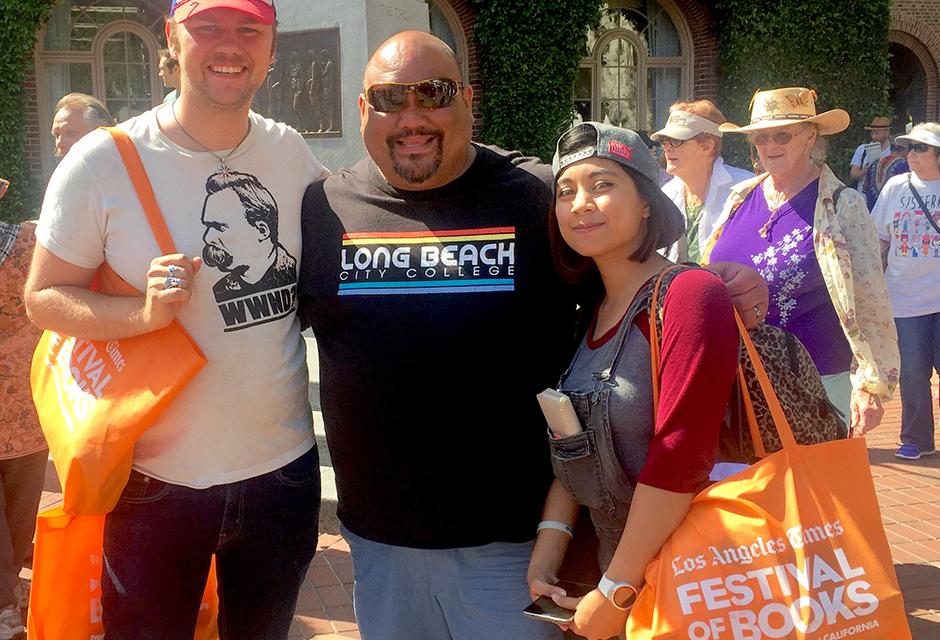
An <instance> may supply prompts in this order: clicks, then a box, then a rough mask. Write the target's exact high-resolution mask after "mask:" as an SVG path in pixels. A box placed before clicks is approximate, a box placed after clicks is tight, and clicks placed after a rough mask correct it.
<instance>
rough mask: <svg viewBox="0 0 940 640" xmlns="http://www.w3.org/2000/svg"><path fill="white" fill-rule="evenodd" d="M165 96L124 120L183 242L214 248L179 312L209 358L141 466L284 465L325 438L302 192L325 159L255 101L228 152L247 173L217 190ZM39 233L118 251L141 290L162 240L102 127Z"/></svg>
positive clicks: (197, 248)
mask: <svg viewBox="0 0 940 640" xmlns="http://www.w3.org/2000/svg"><path fill="white" fill-rule="evenodd" d="M159 108H161V107H157V108H155V109H153V110H152V111H148V112H147V113H144V114H141V115H140V116H137V117H135V118H132V119H130V120H128V121H127V122H124V123H122V124H121V125H119V126H120V127H121V128H123V129H124V130H126V131H127V133H128V134H129V135H130V137H131V139H132V140H133V141H134V143H135V145H136V146H137V149H138V152H139V153H140V156H141V160H142V162H143V165H144V168H145V169H146V171H147V174H148V176H149V178H150V181H151V183H152V184H153V189H154V192H155V194H156V198H157V204H158V205H159V206H160V210H161V211H162V213H163V217H164V219H165V220H166V224H167V227H168V228H169V231H170V235H171V236H172V237H173V241H174V243H175V245H176V249H177V251H179V252H180V253H183V254H185V255H187V256H189V257H193V256H204V257H206V258H214V259H209V260H207V262H206V263H205V264H203V266H202V268H201V269H200V270H199V273H198V274H197V275H196V277H195V280H194V283H193V285H192V290H193V296H192V298H191V299H190V300H189V301H188V302H187V303H186V304H185V305H184V306H183V307H182V309H181V310H180V312H179V314H178V316H177V319H178V320H180V322H181V323H182V324H183V326H184V327H185V328H186V330H187V331H188V332H189V334H190V335H191V336H192V338H193V339H194V340H195V342H196V343H197V344H198V345H199V347H200V349H202V352H203V353H204V354H205V356H206V359H207V360H208V363H207V364H206V366H205V367H204V368H203V369H202V371H200V372H199V373H198V374H197V375H196V376H195V377H194V378H193V379H192V381H190V383H189V384H188V385H187V386H186V387H185V388H184V389H183V391H182V393H180V395H179V396H177V398H176V399H175V400H174V401H173V402H172V403H171V404H170V406H169V407H168V408H167V409H166V410H165V411H164V412H163V413H162V414H161V415H160V417H159V418H158V419H157V422H156V423H155V424H154V426H153V427H152V428H150V429H149V430H148V431H147V432H146V433H144V435H143V436H142V437H141V439H140V440H139V441H138V443H137V446H136V448H135V452H134V468H135V469H137V470H139V471H140V472H141V473H144V474H146V475H149V476H153V477H156V478H159V479H161V480H165V481H168V482H172V483H175V484H181V485H185V486H189V487H193V488H205V487H209V486H213V485H217V484H225V483H230V482H235V481H238V480H244V479H247V478H252V477H255V476H258V475H261V474H264V473H268V472H270V471H273V470H275V469H279V468H280V467H282V466H284V465H285V464H287V463H288V462H291V461H292V460H294V459H296V458H297V457H299V456H300V455H302V454H303V453H305V452H306V451H308V450H309V449H310V448H311V447H313V446H314V444H315V439H314V435H313V428H312V416H311V412H310V406H309V402H308V399H307V389H308V384H309V378H308V373H307V365H306V349H305V346H304V342H303V338H302V337H301V334H300V324H299V320H298V318H297V273H298V262H299V259H300V255H301V234H300V204H301V200H302V199H303V194H304V191H305V189H306V187H307V185H309V184H310V183H311V182H312V181H313V180H314V179H315V178H317V177H319V176H320V175H321V174H322V173H323V172H324V168H323V165H321V164H320V163H319V162H318V161H317V160H316V159H315V158H314V157H313V154H312V153H311V152H310V149H309V147H308V146H307V144H306V143H305V142H304V140H303V138H301V137H300V135H299V134H298V133H297V132H296V131H294V130H293V129H291V128H290V127H288V126H286V125H283V124H278V123H275V122H273V121H272V120H268V119H265V118H262V117H261V116H259V115H257V114H255V113H252V114H251V116H250V117H251V132H250V133H249V135H248V138H247V139H246V140H245V141H244V143H242V145H241V147H240V148H239V149H238V150H237V151H236V152H235V153H234V155H232V156H231V157H230V158H229V159H228V161H227V164H228V166H229V168H230V169H231V170H232V171H233V172H238V174H240V175H237V176H235V177H234V181H232V180H233V179H232V178H230V179H229V180H230V182H227V183H225V184H226V185H227V186H226V187H225V188H222V189H221V190H219V191H218V192H217V193H214V194H213V195H211V196H208V197H207V194H208V191H207V190H208V188H209V183H210V182H212V180H211V179H210V176H213V174H216V173H217V172H218V169H219V162H218V160H217V159H216V158H215V157H213V156H212V155H211V154H209V153H206V152H195V151H189V150H187V149H183V148H182V147H180V146H178V145H176V144H175V143H173V142H172V141H170V139H169V138H167V137H166V136H165V135H164V134H163V133H162V131H160V129H159V127H158V126H157V120H156V112H157V109H159ZM216 184H218V183H216ZM239 185H240V187H239ZM232 187H236V188H232ZM246 211H250V212H251V215H249V216H247V217H246ZM249 218H255V219H256V222H255V224H254V226H253V225H252V224H249V222H248V220H249ZM36 235H37V239H38V241H39V242H40V243H41V244H42V245H43V247H45V248H46V249H48V250H49V251H50V252H52V253H53V254H55V255H56V256H58V257H59V258H61V259H63V260H65V261H67V262H70V263H72V264H75V265H77V266H80V267H83V268H87V269H93V268H97V267H98V266H99V265H100V264H101V263H102V261H107V263H108V264H109V265H110V266H111V267H112V268H113V269H114V270H115V271H116V272H117V273H118V274H119V275H120V276H121V277H122V278H124V279H125V280H126V281H127V282H129V283H130V284H132V285H133V286H134V287H136V288H137V289H138V290H140V291H144V290H145V289H146V280H147V278H146V275H147V270H148V269H149V267H150V261H151V259H153V258H154V257H157V256H160V255H161V253H162V252H161V251H160V249H159V248H158V246H157V242H156V240H155V239H154V237H153V233H152V231H151V229H150V226H149V225H148V223H147V221H146V218H145V217H144V213H143V209H142V208H141V206H140V203H139V201H138V199H137V195H136V194H135V192H134V190H133V187H132V186H131V183H130V179H129V178H128V176H127V172H126V170H125V168H124V166H123V164H122V162H121V159H120V156H119V155H118V153H117V150H116V148H115V146H114V143H113V142H112V140H111V136H110V135H109V134H108V133H107V132H105V131H100V130H99V131H95V132H93V133H91V134H89V135H87V136H86V137H85V138H83V139H82V140H80V141H79V142H78V143H77V144H76V145H75V146H74V147H73V148H72V150H71V151H70V152H69V154H68V155H67V156H66V157H65V158H64V159H63V161H62V163H61V164H60V165H59V167H58V168H57V169H56V171H55V173H54V174H53V176H52V179H51V180H50V182H49V187H48V190H47V192H46V196H45V200H44V202H43V207H42V215H41V217H40V222H39V227H38V229H37V233H36ZM229 256H230V257H231V259H230V260H229ZM226 262H229V264H226Z"/></svg>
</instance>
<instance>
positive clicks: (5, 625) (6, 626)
mask: <svg viewBox="0 0 940 640" xmlns="http://www.w3.org/2000/svg"><path fill="white" fill-rule="evenodd" d="M24 631H26V628H25V627H24V626H23V617H22V616H21V615H20V610H19V609H17V608H16V605H10V606H9V607H7V608H6V609H4V610H3V611H0V640H13V638H15V637H16V636H18V635H20V634H21V633H23V632H24Z"/></svg>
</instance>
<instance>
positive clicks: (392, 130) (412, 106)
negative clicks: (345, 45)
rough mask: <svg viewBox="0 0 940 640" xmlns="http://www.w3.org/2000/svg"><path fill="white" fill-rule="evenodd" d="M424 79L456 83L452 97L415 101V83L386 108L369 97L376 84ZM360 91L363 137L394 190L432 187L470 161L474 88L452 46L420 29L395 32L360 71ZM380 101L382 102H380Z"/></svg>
mask: <svg viewBox="0 0 940 640" xmlns="http://www.w3.org/2000/svg"><path fill="white" fill-rule="evenodd" d="M425 80H440V81H445V83H457V87H459V90H458V92H457V94H456V95H454V96H453V99H452V100H442V101H441V103H440V104H439V106H434V104H426V103H425V102H423V101H422V102H419V100H418V96H417V93H416V91H417V89H416V88H415V86H412V87H410V88H407V89H406V90H405V92H404V101H403V102H402V103H401V104H398V105H395V106H393V107H391V108H389V110H388V111H380V110H378V109H376V108H375V107H374V106H373V105H372V104H370V103H369V101H368V99H367V94H368V93H369V90H370V89H372V90H375V89H376V85H383V84H390V85H399V86H400V85H416V84H418V83H421V82H424V81H425ZM363 85H364V86H363V92H362V94H361V95H360V96H359V115H360V127H359V130H360V131H361V132H362V141H363V142H364V143H365V145H366V150H367V151H368V152H369V155H370V156H371V157H372V160H374V161H375V164H376V166H377V167H378V169H379V171H381V172H382V175H383V176H385V179H386V180H387V181H388V182H389V184H391V185H392V186H394V187H396V188H398V189H411V190H415V189H434V188H437V187H440V186H443V185H445V184H447V183H449V182H451V181H452V180H454V179H456V178H457V177H458V176H460V175H461V174H462V173H463V172H464V171H466V169H467V167H469V166H470V162H471V161H472V160H473V157H474V151H473V147H472V146H471V144H470V137H471V135H472V133H473V132H472V129H473V113H472V110H471V107H472V105H473V87H470V86H466V85H464V84H463V82H462V74H461V73H460V64H458V62H457V56H455V55H454V52H453V50H451V48H450V47H448V46H447V45H446V44H444V43H443V42H442V41H441V40H439V39H437V38H435V37H434V36H432V35H430V34H427V33H424V32H421V31H403V32H401V33H398V34H395V35H394V36H392V37H391V38H389V39H388V40H386V41H385V42H383V43H382V45H381V46H380V47H379V48H378V49H377V50H376V52H375V53H374V54H372V57H371V58H370V59H369V64H368V65H367V66H366V71H365V74H363ZM380 104H382V103H381V102H380Z"/></svg>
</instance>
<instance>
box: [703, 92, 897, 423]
mask: <svg viewBox="0 0 940 640" xmlns="http://www.w3.org/2000/svg"><path fill="white" fill-rule="evenodd" d="M848 125H849V115H848V114H847V113H846V112H845V111H843V110H842V109H832V110H831V111H826V112H825V113H820V114H817V113H816V92H815V91H813V90H811V89H805V88H802V87H791V88H785V89H773V90H770V91H758V92H756V93H755V94H754V98H753V99H752V101H751V122H750V124H748V125H746V126H743V127H739V126H737V125H734V124H731V123H726V124H723V125H721V127H720V129H721V130H722V131H724V132H726V133H727V132H731V133H744V134H747V135H749V136H750V141H751V144H753V145H754V146H755V147H756V148H757V154H758V156H759V158H760V162H761V165H762V166H763V168H764V169H765V171H766V173H763V174H761V175H759V176H757V177H756V178H754V179H752V180H749V181H747V182H744V183H742V184H739V185H736V186H735V187H734V188H733V189H732V190H731V195H730V196H729V198H728V201H727V202H726V203H725V208H724V211H723V212H722V215H721V219H720V220H719V222H718V225H717V227H716V230H715V232H714V233H713V235H712V237H711V239H710V240H709V242H708V245H707V247H706V252H705V261H706V262H707V261H712V262H714V261H734V262H740V263H743V264H747V265H749V266H753V267H755V268H757V270H758V271H760V273H761V274H762V275H763V276H764V279H765V280H766V281H767V283H768V286H769V287H770V305H769V308H768V309H763V308H760V307H755V308H754V310H753V313H754V314H756V315H757V316H762V317H764V318H765V319H766V321H767V322H769V323H771V324H773V325H775V326H778V327H781V328H783V329H786V330H787V331H790V332H791V333H793V334H795V335H796V336H797V337H798V338H799V339H800V341H801V342H802V343H803V345H804V346H805V347H806V349H807V351H809V354H810V355H811V356H812V358H813V362H815V364H816V367H817V368H818V369H819V373H820V374H821V375H822V378H823V384H824V385H825V387H826V392H827V394H828V395H829V400H830V401H831V402H832V404H834V405H835V406H836V408H838V409H839V410H840V411H841V412H842V413H843V414H844V415H845V416H846V422H847V423H848V424H849V426H851V427H852V428H854V430H855V433H856V434H857V435H862V434H864V433H865V432H867V431H869V430H871V429H873V428H874V427H876V426H878V424H879V423H880V422H881V417H882V415H883V413H884V409H883V408H882V403H883V402H884V401H885V400H887V399H889V398H890V397H891V394H892V393H893V392H894V387H895V386H896V384H897V377H898V359H899V356H898V349H897V334H896V331H895V328H894V323H893V322H892V321H891V315H890V312H889V311H888V309H887V305H885V300H886V299H887V291H886V289H885V280H884V276H883V274H882V270H881V258H880V254H881V252H880V248H879V245H878V239H877V236H876V234H875V230H874V226H873V224H872V220H871V217H870V216H869V214H868V208H867V207H866V205H865V201H864V199H863V198H862V196H861V195H860V194H859V193H858V192H857V191H855V190H854V189H847V188H845V186H844V185H843V184H842V183H841V182H840V181H839V180H838V178H836V177H835V175H834V174H833V173H832V171H831V170H830V169H829V167H828V165H826V164H825V161H824V160H823V158H822V157H821V156H822V155H823V154H824V152H825V140H824V138H823V137H822V136H827V135H832V134H835V133H839V132H840V131H844V130H845V128H846V127H848Z"/></svg>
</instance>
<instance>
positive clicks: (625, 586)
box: [597, 574, 637, 611]
mask: <svg viewBox="0 0 940 640" xmlns="http://www.w3.org/2000/svg"><path fill="white" fill-rule="evenodd" d="M597 590H598V591H600V592H601V593H603V594H604V597H605V598H607V599H608V600H610V603H611V604H612V605H614V606H615V607H617V608H618V609H620V610H621V611H629V610H630V607H632V606H633V603H634V602H636V596H637V590H636V587H634V586H633V585H632V584H630V583H629V582H614V581H613V580H611V579H610V578H608V577H607V575H606V574H604V575H602V576H601V581H600V582H598V583H597Z"/></svg>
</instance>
